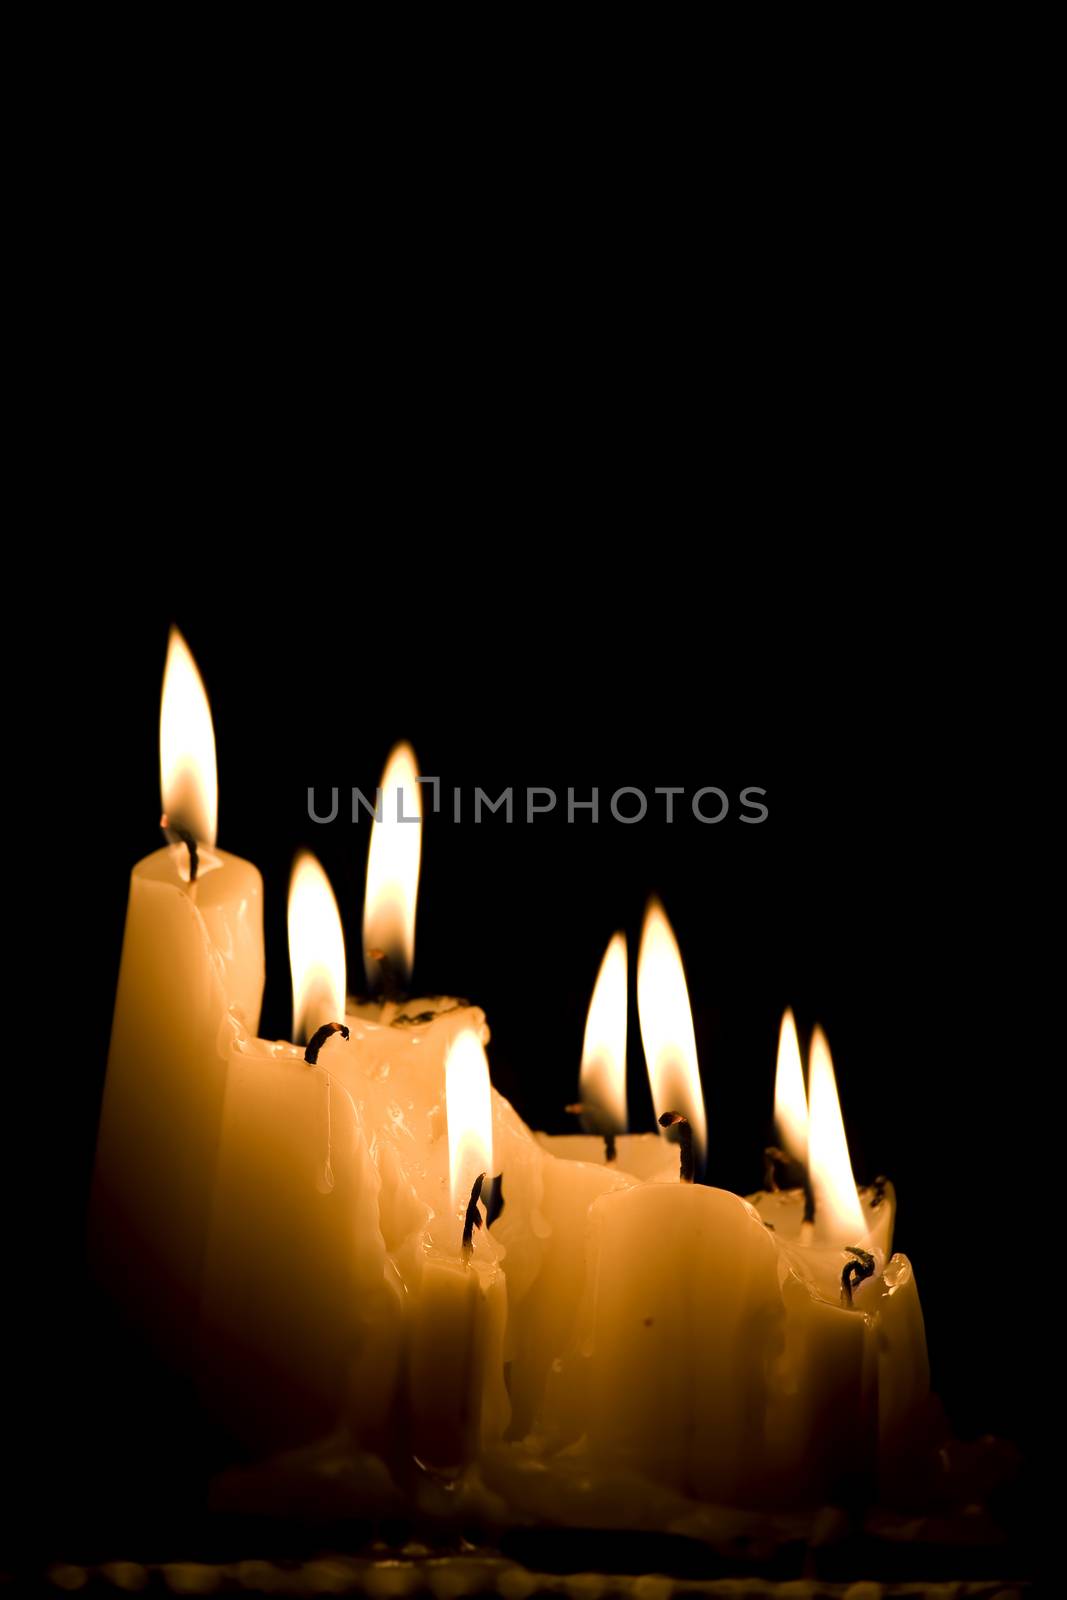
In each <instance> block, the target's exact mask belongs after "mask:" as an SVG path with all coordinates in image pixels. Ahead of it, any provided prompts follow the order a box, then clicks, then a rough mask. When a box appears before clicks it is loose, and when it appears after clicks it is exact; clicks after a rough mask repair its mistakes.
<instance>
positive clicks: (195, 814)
mask: <svg viewBox="0 0 1067 1600" xmlns="http://www.w3.org/2000/svg"><path fill="white" fill-rule="evenodd" d="M159 776H160V786H161V788H162V792H163V814H164V816H165V817H166V819H167V823H168V825H169V826H170V827H171V828H182V829H184V830H185V831H186V832H187V833H191V834H192V836H193V838H194V839H197V840H199V842H200V843H201V844H206V845H208V846H212V845H214V843H215V835H216V833H217V832H218V826H219V776H218V768H217V766H216V764H215V729H214V727H213V726H212V723H211V707H210V705H209V704H208V698H207V691H206V689H205V688H204V683H203V679H202V678H201V676H200V673H199V672H198V671H197V666H196V662H195V661H194V660H193V658H192V654H191V653H190V650H189V646H188V645H187V644H186V642H185V640H184V639H183V638H182V636H181V634H180V633H179V632H178V630H177V628H172V629H171V630H170V643H169V644H168V646H167V665H166V668H165V670H164V673H163V700H162V704H161V705H160V709H159Z"/></svg>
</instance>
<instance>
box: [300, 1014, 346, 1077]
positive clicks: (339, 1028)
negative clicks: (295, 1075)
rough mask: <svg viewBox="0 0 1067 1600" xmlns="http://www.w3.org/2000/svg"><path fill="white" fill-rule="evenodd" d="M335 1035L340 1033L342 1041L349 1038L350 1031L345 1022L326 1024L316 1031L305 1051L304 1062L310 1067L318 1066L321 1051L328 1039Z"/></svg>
mask: <svg viewBox="0 0 1067 1600" xmlns="http://www.w3.org/2000/svg"><path fill="white" fill-rule="evenodd" d="M335 1033H339V1034H340V1035H341V1038H342V1039H347V1038H348V1037H349V1033H348V1029H347V1028H346V1027H345V1025H344V1023H343V1022H324V1023H323V1025H322V1027H321V1028H316V1029H315V1032H314V1033H313V1034H312V1035H311V1038H310V1039H309V1040H308V1042H307V1049H306V1050H305V1051H304V1060H305V1061H306V1062H307V1064H308V1066H309V1067H314V1066H317V1065H318V1060H319V1051H320V1050H321V1049H322V1047H323V1045H324V1044H325V1043H326V1041H327V1039H332V1038H333V1036H334V1034H335Z"/></svg>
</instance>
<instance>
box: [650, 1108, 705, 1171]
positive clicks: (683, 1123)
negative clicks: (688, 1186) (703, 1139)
mask: <svg viewBox="0 0 1067 1600" xmlns="http://www.w3.org/2000/svg"><path fill="white" fill-rule="evenodd" d="M659 1125H660V1127H661V1128H677V1130H678V1145H679V1149H680V1155H681V1160H680V1162H679V1168H678V1181H679V1182H680V1183H692V1182H693V1181H694V1179H695V1177H696V1160H695V1157H694V1155H693V1130H692V1128H691V1126H690V1124H689V1118H688V1117H683V1116H682V1113H681V1112H680V1111H665V1112H664V1113H663V1115H662V1117H660V1119H659Z"/></svg>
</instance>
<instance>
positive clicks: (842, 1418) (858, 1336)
mask: <svg viewBox="0 0 1067 1600" xmlns="http://www.w3.org/2000/svg"><path fill="white" fill-rule="evenodd" d="M791 1022H792V1018H791V1015H790V1014H789V1013H787V1014H786V1018H785V1019H783V1027H782V1034H781V1037H780V1041H779V1054H778V1071H777V1081H776V1089H775V1117H776V1123H777V1128H778V1134H779V1138H781V1139H782V1141H783V1143H784V1144H785V1145H786V1148H787V1149H788V1151H789V1153H790V1155H792V1156H793V1157H794V1158H795V1159H801V1160H803V1159H806V1160H807V1163H808V1170H809V1174H810V1185H811V1190H812V1193H813V1195H814V1202H815V1215H814V1218H813V1219H811V1220H809V1221H805V1220H804V1211H805V1195H804V1192H803V1191H802V1190H800V1189H793V1190H787V1191H779V1192H775V1193H772V1194H759V1195H756V1196H754V1197H753V1202H754V1204H755V1205H756V1207H757V1210H758V1212H759V1214H760V1216H761V1218H762V1219H763V1221H764V1223H765V1224H770V1229H769V1231H770V1232H771V1237H772V1238H773V1239H774V1240H775V1242H776V1244H777V1246H778V1249H779V1252H780V1258H781V1277H782V1297H783V1302H784V1305H785V1310H786V1323H785V1344H784V1348H783V1353H782V1358H781V1360H780V1362H779V1363H778V1366H777V1369H776V1385H775V1392H774V1399H773V1408H774V1425H773V1428H772V1430H771V1437H772V1440H773V1451H772V1459H773V1462H774V1464H775V1465H774V1469H773V1470H774V1472H775V1474H776V1475H777V1477H778V1489H777V1492H778V1494H779V1495H780V1496H781V1498H783V1499H785V1500H787V1501H791V1500H798V1501H808V1502H818V1501H819V1500H822V1499H833V1498H836V1497H839V1496H840V1495H842V1494H846V1493H848V1494H851V1495H852V1496H855V1495H856V1494H857V1492H859V1491H860V1490H862V1489H863V1488H864V1487H865V1488H866V1489H867V1490H870V1489H872V1488H873V1486H874V1483H875V1478H876V1474H877V1475H878V1476H880V1477H881V1479H882V1480H883V1481H884V1482H886V1483H888V1482H890V1481H891V1480H893V1478H894V1475H895V1478H896V1481H898V1482H899V1479H900V1476H901V1472H900V1467H899V1462H900V1460H901V1459H902V1457H904V1458H907V1459H909V1460H911V1461H913V1460H914V1454H913V1453H912V1454H911V1455H910V1456H909V1455H908V1451H907V1449H906V1448H905V1446H904V1445H903V1444H902V1442H901V1441H902V1440H907V1439H909V1438H914V1437H915V1435H916V1424H917V1422H918V1421H919V1420H921V1417H922V1415H923V1412H924V1408H925V1405H926V1397H927V1389H928V1382H929V1373H928V1370H927V1368H926V1365H925V1363H926V1347H925V1340H924V1338H923V1335H922V1313H921V1311H920V1310H919V1305H918V1296H917V1294H916V1292H915V1286H914V1277H913V1275H912V1273H911V1269H910V1264H909V1263H907V1262H906V1261H905V1259H904V1258H903V1257H894V1258H893V1261H892V1262H891V1263H889V1265H888V1266H887V1264H886V1263H887V1258H888V1254H889V1250H890V1247H891V1243H892V1228H893V1216H894V1210H895V1201H894V1196H893V1192H892V1189H891V1187H889V1186H888V1185H887V1186H884V1187H880V1188H879V1189H878V1190H877V1191H864V1192H863V1193H862V1194H861V1193H860V1192H859V1191H857V1189H856V1184H855V1179H854V1177H853V1174H852V1163H851V1160H850V1157H849V1152H848V1141H847V1138H846V1136H845V1128H844V1121H843V1118H842V1115H841V1107H840V1101H839V1099H838V1094H837V1085H836V1082H835V1078H834V1069H833V1061H832V1059H831V1056H830V1050H829V1046H828V1044H827V1042H826V1038H825V1035H824V1034H823V1033H822V1030H821V1029H816V1030H815V1033H814V1034H813V1037H812V1048H811V1057H810V1064H809V1076H810V1085H809V1090H808V1091H807V1092H805V1090H804V1083H803V1076H802V1073H800V1071H799V1051H796V1052H795V1057H794V1050H793V1045H794V1043H795V1038H796V1035H795V1030H794V1029H793V1028H792V1027H791V1026H790V1024H791ZM798 1079H799V1082H798ZM809 1101H810V1104H809ZM783 1107H788V1111H787V1112H786V1114H783ZM850 1246H854V1247H855V1249H850V1248H849V1247H850ZM864 1252H865V1253H866V1260H864V1259H863V1253H864ZM853 1262H861V1263H862V1267H861V1269H860V1270H862V1271H864V1272H866V1273H867V1279H866V1281H865V1282H860V1284H859V1287H858V1288H856V1289H855V1291H854V1292H853V1290H852V1285H851V1281H850V1284H849V1287H848V1288H847V1289H846V1288H844V1287H843V1274H845V1273H846V1270H848V1276H849V1278H850V1280H851V1279H852V1278H854V1277H856V1276H857V1271H856V1269H854V1268H850V1263H853ZM883 1269H884V1270H883ZM886 1275H888V1280H889V1281H887V1276H886ZM891 1285H892V1288H891ZM861 1290H862V1293H861V1292H860V1291H861ZM897 1290H899V1295H898V1297H897V1298H896V1301H895V1303H894V1297H895V1291H897Z"/></svg>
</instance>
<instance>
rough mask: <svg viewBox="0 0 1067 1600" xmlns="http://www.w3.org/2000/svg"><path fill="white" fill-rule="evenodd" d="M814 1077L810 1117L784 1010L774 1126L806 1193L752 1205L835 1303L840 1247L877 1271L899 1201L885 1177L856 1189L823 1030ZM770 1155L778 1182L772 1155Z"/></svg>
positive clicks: (773, 1194)
mask: <svg viewBox="0 0 1067 1600" xmlns="http://www.w3.org/2000/svg"><path fill="white" fill-rule="evenodd" d="M810 1077H811V1109H810V1114H809V1107H808V1094H807V1091H806V1090H805V1087H804V1075H803V1068H802V1066H801V1061H800V1049H799V1045H798V1043H797V1037H796V1026H795V1024H794V1022H793V1015H792V1012H791V1011H787V1012H786V1013H785V1016H784V1017H783V1019H782V1029H781V1033H780V1036H779V1043H778V1067H777V1072H776V1076H775V1125H776V1128H777V1131H778V1137H779V1138H780V1139H781V1140H782V1142H783V1144H784V1145H785V1146H786V1149H787V1151H788V1153H789V1155H790V1156H792V1158H793V1160H794V1162H795V1163H797V1164H798V1165H799V1167H800V1168H801V1169H803V1171H804V1172H806V1174H807V1179H806V1183H805V1186H804V1187H794V1188H791V1189H772V1190H769V1191H761V1192H759V1193H757V1194H754V1195H750V1196H749V1199H750V1201H751V1203H752V1204H753V1205H754V1206H755V1207H756V1209H757V1211H758V1212H759V1214H760V1216H761V1217H762V1218H763V1220H764V1222H765V1223H766V1224H767V1226H768V1227H770V1228H773V1230H774V1233H775V1238H776V1239H777V1241H778V1243H779V1244H780V1245H781V1246H782V1247H783V1249H785V1250H786V1252H787V1253H788V1254H790V1259H791V1260H794V1262H795V1264H796V1266H797V1267H798V1270H800V1271H801V1272H802V1273H806V1274H807V1275H808V1276H816V1277H817V1278H818V1279H819V1281H820V1282H821V1284H822V1286H823V1288H824V1289H825V1290H827V1291H828V1292H829V1293H830V1294H831V1296H832V1297H836V1294H837V1292H838V1290H839V1288H840V1275H841V1271H842V1267H843V1264H844V1261H845V1259H846V1258H845V1256H844V1254H843V1249H842V1247H844V1246H847V1245H855V1246H858V1247H859V1248H861V1249H863V1250H866V1251H868V1252H869V1253H870V1254H872V1255H873V1256H874V1257H875V1259H876V1262H877V1265H878V1268H879V1270H880V1269H881V1267H883V1266H884V1265H885V1263H886V1261H887V1260H888V1258H889V1252H890V1248H891V1246H892V1242H893V1219H894V1216H895V1212H896V1197H895V1194H894V1191H893V1186H892V1184H890V1183H888V1182H886V1180H885V1179H881V1180H880V1181H879V1182H878V1183H877V1184H875V1185H873V1186H872V1187H870V1188H867V1189H863V1190H857V1188H856V1183H855V1179H854V1178H853V1176H852V1163H851V1160H850V1158H849V1153H848V1141H847V1139H846V1137H845V1127H844V1122H843V1120H842V1116H841V1107H840V1103H839V1100H838V1094H837V1085H836V1081H835V1078H834V1068H833V1060H832V1058H831V1055H830V1047H829V1045H828V1044H827V1042H826V1036H825V1034H824V1033H823V1031H822V1029H821V1028H816V1029H815V1031H814V1033H813V1034H812V1040H811V1052H810ZM768 1155H769V1156H770V1158H771V1159H770V1161H769V1170H770V1175H771V1177H772V1179H773V1176H774V1156H775V1152H768Z"/></svg>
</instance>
